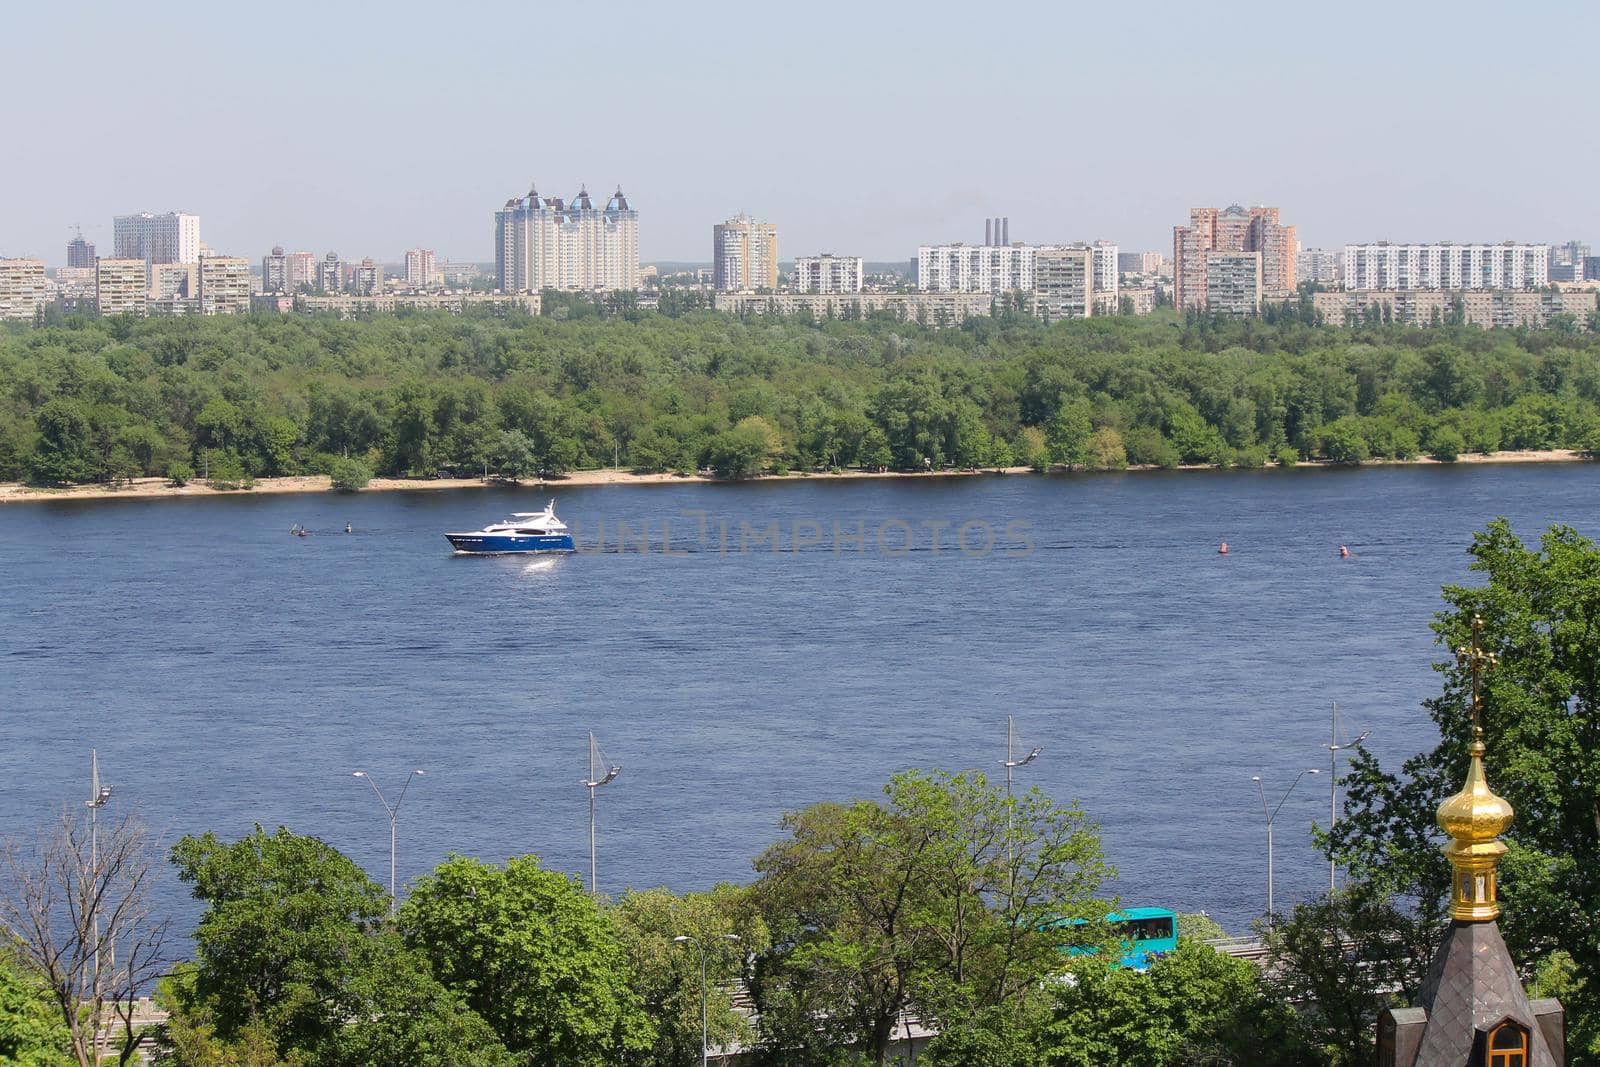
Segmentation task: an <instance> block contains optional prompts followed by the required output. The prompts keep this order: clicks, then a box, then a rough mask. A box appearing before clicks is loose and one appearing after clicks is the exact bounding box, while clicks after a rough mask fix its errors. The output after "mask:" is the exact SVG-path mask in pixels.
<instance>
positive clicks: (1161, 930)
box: [1056, 908, 1178, 971]
mask: <svg viewBox="0 0 1600 1067" xmlns="http://www.w3.org/2000/svg"><path fill="white" fill-rule="evenodd" d="M1105 921H1106V925H1107V926H1109V927H1110V928H1111V934H1112V936H1114V937H1115V938H1116V939H1117V940H1118V941H1119V942H1121V944H1122V958H1121V959H1119V960H1118V961H1117V962H1116V963H1114V964H1112V966H1113V967H1127V968H1129V969H1130V970H1135V971H1142V970H1145V969H1146V968H1147V967H1149V966H1150V964H1151V963H1153V962H1154V961H1155V960H1157V959H1160V958H1161V957H1162V956H1164V955H1166V954H1167V953H1169V952H1176V951H1177V949H1178V916H1177V915H1176V914H1174V913H1173V912H1170V911H1168V910H1167V909H1166V908H1124V909H1123V910H1122V911H1114V912H1112V913H1111V914H1110V915H1107V916H1106V918H1105ZM1056 925H1057V926H1063V927H1066V926H1084V925H1086V923H1085V922H1084V920H1082V919H1068V920H1066V921H1065V922H1061V923H1057V924H1056ZM1061 947H1062V948H1063V949H1064V950H1065V951H1066V952H1067V954H1068V955H1069V956H1081V955H1092V954H1094V953H1096V952H1098V951H1099V949H1098V948H1097V947H1096V946H1094V945H1073V944H1065V945H1062V946H1061Z"/></svg>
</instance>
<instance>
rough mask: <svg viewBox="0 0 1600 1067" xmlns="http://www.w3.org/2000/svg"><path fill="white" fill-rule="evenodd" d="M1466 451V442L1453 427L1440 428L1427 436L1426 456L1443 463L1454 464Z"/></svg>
mask: <svg viewBox="0 0 1600 1067" xmlns="http://www.w3.org/2000/svg"><path fill="white" fill-rule="evenodd" d="M1466 450H1467V442H1466V441H1465V440H1464V439H1463V438H1462V436H1461V433H1460V431H1458V430H1457V429H1456V428H1455V427H1453V426H1440V427H1438V428H1437V429H1435V430H1434V431H1433V432H1432V433H1430V434H1429V435H1428V455H1430V456H1432V457H1433V458H1434V459H1437V460H1440V461H1442V462H1444V463H1454V462H1455V461H1456V460H1457V458H1459V457H1460V455H1461V453H1463V452H1465V451H1466Z"/></svg>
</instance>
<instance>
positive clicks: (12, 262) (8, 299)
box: [0, 259, 50, 322]
mask: <svg viewBox="0 0 1600 1067" xmlns="http://www.w3.org/2000/svg"><path fill="white" fill-rule="evenodd" d="M49 298H50V287H49V283H47V282H46V281H45V277H44V260H42V259H0V319H9V320H13V321H28V322H31V321H32V320H33V317H34V316H35V315H37V314H38V313H39V309H40V308H42V307H44V305H45V304H46V303H47V302H48V301H49Z"/></svg>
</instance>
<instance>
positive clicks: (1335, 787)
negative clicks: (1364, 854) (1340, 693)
mask: <svg viewBox="0 0 1600 1067" xmlns="http://www.w3.org/2000/svg"><path fill="white" fill-rule="evenodd" d="M1332 708H1333V710H1332V712H1331V714H1330V715H1329V721H1328V829H1329V831H1330V832H1331V831H1332V829H1333V828H1334V827H1335V826H1338V825H1339V772H1338V769H1337V764H1336V762H1335V761H1337V760H1338V758H1339V753H1341V752H1344V751H1347V750H1349V749H1352V748H1355V747H1356V746H1357V745H1359V744H1361V742H1363V741H1365V740H1366V739H1367V738H1368V737H1370V736H1371V735H1372V731H1371V730H1362V731H1361V733H1360V734H1359V735H1358V736H1357V737H1356V739H1355V740H1354V741H1351V742H1349V743H1347V744H1343V745H1341V744H1339V705H1337V704H1334V705H1332ZM1338 880H1339V861H1338V860H1337V859H1334V858H1332V857H1331V856H1330V857H1329V859H1328V892H1329V893H1334V892H1337V891H1338V889H1339V885H1338Z"/></svg>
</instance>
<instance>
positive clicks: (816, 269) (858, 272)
mask: <svg viewBox="0 0 1600 1067" xmlns="http://www.w3.org/2000/svg"><path fill="white" fill-rule="evenodd" d="M864 278H865V271H864V270H863V268H862V262H861V257H860V256H835V255H830V254H828V253H824V254H822V255H820V256H800V257H799V258H797V259H796V260H795V261H794V291H795V292H797V293H859V292H861V288H862V283H863V280H864Z"/></svg>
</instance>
